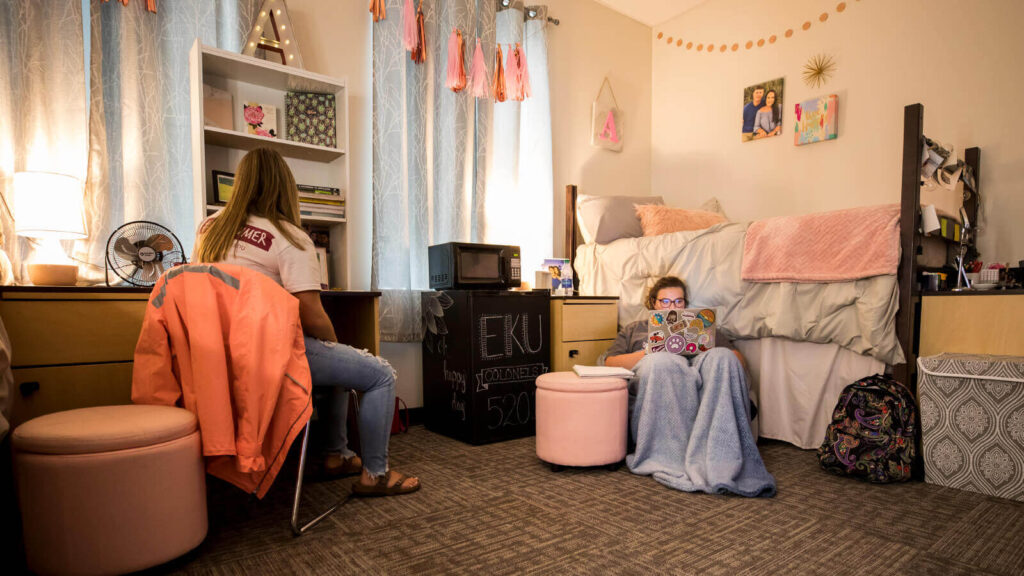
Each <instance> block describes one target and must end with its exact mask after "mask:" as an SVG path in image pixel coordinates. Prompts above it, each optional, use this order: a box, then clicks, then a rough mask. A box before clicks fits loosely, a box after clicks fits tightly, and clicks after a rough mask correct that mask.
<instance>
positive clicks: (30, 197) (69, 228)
mask: <svg viewBox="0 0 1024 576" xmlns="http://www.w3.org/2000/svg"><path fill="white" fill-rule="evenodd" d="M83 194H84V189H83V186H82V181H81V180H79V179H78V178H74V177H72V176H66V175H64V174H54V173H52V172H16V173H15V174H14V232H15V234H17V235H18V236H29V237H32V238H56V239H59V240H77V239H80V238H85V237H86V233H85V222H84V221H83V219H82V211H83V210H82V208H83V206H82V203H83Z"/></svg>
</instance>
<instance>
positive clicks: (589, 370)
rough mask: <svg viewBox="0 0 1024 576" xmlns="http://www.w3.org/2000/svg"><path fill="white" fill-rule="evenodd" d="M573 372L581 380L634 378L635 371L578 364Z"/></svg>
mask: <svg viewBox="0 0 1024 576" xmlns="http://www.w3.org/2000/svg"><path fill="white" fill-rule="evenodd" d="M572 369H573V371H574V372H576V375H577V376H579V377H580V378H602V377H603V378H608V377H612V378H632V377H633V371H632V370H627V369H625V368H618V367H616V366H581V365H579V364H576V365H574V366H573V367H572Z"/></svg>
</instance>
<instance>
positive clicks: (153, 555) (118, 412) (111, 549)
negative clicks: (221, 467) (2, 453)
mask: <svg viewBox="0 0 1024 576" xmlns="http://www.w3.org/2000/svg"><path fill="white" fill-rule="evenodd" d="M11 444H12V446H13V448H14V469H15V477H16V480H17V486H18V499H19V502H20V504H21V521H22V526H23V527H24V533H25V557H26V560H27V562H28V567H29V568H30V569H31V570H32V571H33V572H35V573H37V574H121V573H125V572H133V571H136V570H142V569H145V568H149V567H151V566H156V565H157V564H161V563H164V562H167V561H168V560H171V559H173V558H176V557H178V556H180V555H182V554H184V553H185V552H188V551H189V550H191V549H193V548H195V547H196V546H198V545H199V543H200V542H202V541H203V538H205V537H206V529H207V524H206V473H205V471H204V467H203V457H202V448H201V447H200V443H199V429H198V427H197V422H196V417H195V415H193V414H192V413H191V412H189V411H188V410H183V409H181V408H175V407H172V406H143V405H124V406H97V407H94V408H81V409H78V410H68V411H66V412H56V413H53V414H47V415H45V416H40V417H38V418H35V419H33V420H29V421H28V422H25V423H24V424H22V425H21V426H18V428H16V429H15V430H14V433H13V434H12V435H11Z"/></svg>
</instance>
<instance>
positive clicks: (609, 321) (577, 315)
mask: <svg viewBox="0 0 1024 576" xmlns="http://www.w3.org/2000/svg"><path fill="white" fill-rule="evenodd" d="M561 316H562V317H561V328H562V331H561V335H562V341H563V342H577V341H583V340H607V339H609V338H610V339H615V335H616V334H617V333H618V326H617V324H618V308H617V305H616V302H615V301H614V300H612V301H610V302H580V303H575V302H565V303H564V304H562V314H561Z"/></svg>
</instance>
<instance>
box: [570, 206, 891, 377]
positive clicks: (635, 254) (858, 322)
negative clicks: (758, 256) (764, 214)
mask: <svg viewBox="0 0 1024 576" xmlns="http://www.w3.org/2000/svg"><path fill="white" fill-rule="evenodd" d="M748 225H749V223H745V222H744V223H728V224H719V225H716V226H713V227H711V228H708V229H707V230H699V231H694V232H675V233H673V234H663V235H661V236H647V237H643V238H623V239H620V240H616V241H614V242H612V243H610V244H603V245H600V244H586V245H583V246H580V247H579V250H578V251H577V253H576V260H575V262H574V263H573V265H574V266H575V269H576V273H577V274H578V275H579V277H580V294H583V295H602V296H619V298H620V300H619V324H620V325H625V324H627V323H629V322H632V321H634V320H638V319H640V318H643V317H644V316H645V311H644V304H643V301H644V298H645V297H646V295H647V289H648V288H649V287H650V285H651V284H652V283H653V282H654V280H656V279H657V278H659V277H661V276H666V275H673V276H679V277H680V278H682V279H683V280H685V281H686V283H687V285H688V286H689V294H687V296H688V303H687V305H688V306H691V307H706V308H715V309H716V311H717V313H718V319H719V324H718V326H719V329H720V330H721V331H722V332H723V333H724V334H725V335H726V336H728V337H730V338H733V339H739V338H765V337H769V336H778V337H783V338H789V339H791V340H798V341H804V342H818V343H826V342H832V343H835V344H838V345H839V346H842V347H844V348H847V349H849V350H852V351H853V352H856V353H858V354H868V355H870V356H873V357H875V358H877V359H879V360H881V361H882V362H885V363H887V364H899V363H902V362H904V361H905V360H904V356H903V350H902V349H900V346H899V342H898V341H897V340H896V310H897V308H898V298H897V284H896V276H894V275H883V276H874V277H871V278H864V279H861V280H855V281H852V282H832V283H827V284H807V283H790V282H772V283H752V282H744V281H743V280H741V279H740V268H741V264H742V256H743V238H744V235H745V234H746V230H747V226H748Z"/></svg>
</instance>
